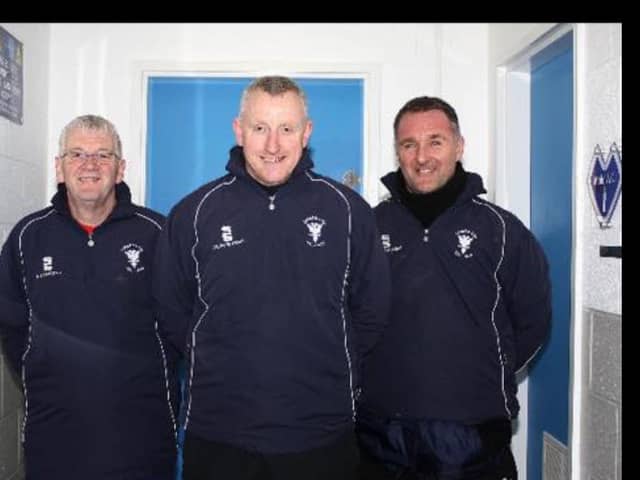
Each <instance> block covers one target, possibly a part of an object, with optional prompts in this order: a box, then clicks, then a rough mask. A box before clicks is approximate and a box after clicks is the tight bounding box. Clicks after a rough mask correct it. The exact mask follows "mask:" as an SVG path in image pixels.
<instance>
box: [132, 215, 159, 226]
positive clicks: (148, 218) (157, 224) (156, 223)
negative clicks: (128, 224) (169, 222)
mask: <svg viewBox="0 0 640 480" xmlns="http://www.w3.org/2000/svg"><path fill="white" fill-rule="evenodd" d="M134 213H135V214H136V215H137V216H139V217H140V218H144V219H145V220H148V221H149V222H151V223H153V224H154V225H155V226H156V227H157V229H158V230H162V227H161V226H160V224H159V223H158V222H156V221H155V220H154V219H153V218H151V217H147V216H146V215H143V214H142V213H140V212H134Z"/></svg>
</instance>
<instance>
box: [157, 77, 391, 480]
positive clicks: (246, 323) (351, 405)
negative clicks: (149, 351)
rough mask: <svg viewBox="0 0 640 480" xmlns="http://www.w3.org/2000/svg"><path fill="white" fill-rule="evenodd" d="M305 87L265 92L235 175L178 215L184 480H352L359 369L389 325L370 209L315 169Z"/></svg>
mask: <svg viewBox="0 0 640 480" xmlns="http://www.w3.org/2000/svg"><path fill="white" fill-rule="evenodd" d="M311 130H312V123H311V120H310V119H309V118H308V114H307V108H306V102H305V98H304V94H303V92H302V90H301V89H300V88H299V87H298V85H297V84H296V83H295V82H294V81H292V80H291V79H288V78H286V77H279V76H269V77H261V78H258V79H256V80H255V81H254V82H253V83H252V84H251V85H250V86H249V87H248V88H247V90H246V91H245V93H244V95H243V97H242V102H241V108H240V113H239V115H238V118H236V119H235V120H234V122H233V131H234V133H235V136H236V141H237V144H238V145H237V146H235V147H234V148H232V149H231V152H230V159H229V162H228V164H227V170H228V171H229V173H228V174H227V175H225V176H223V177H221V178H219V179H217V180H214V181H212V182H210V183H208V184H206V185H204V186H203V187H201V188H199V189H198V190H196V191H195V192H193V193H191V194H189V195H188V196H187V197H185V198H184V199H183V200H182V201H180V202H179V203H178V204H177V205H176V206H175V207H174V209H173V210H172V211H171V213H170V215H169V218H168V221H167V228H166V230H165V231H164V232H163V234H162V236H161V239H160V242H159V246H158V251H157V255H156V259H157V263H156V268H157V270H156V276H155V282H154V295H155V297H156V299H157V301H158V302H159V304H160V305H161V307H162V311H163V315H162V326H163V328H164V329H165V330H166V331H167V332H170V333H171V338H173V339H174V342H175V345H176V347H177V348H180V349H181V350H183V352H184V354H185V356H186V358H187V362H188V367H187V380H186V388H185V392H186V395H185V404H184V406H183V409H182V414H183V415H182V422H181V423H182V425H183V428H184V429H185V432H186V435H185V444H184V478H185V480H196V479H197V480H209V479H216V480H217V479H234V480H268V479H269V480H300V479H305V480H328V479H331V480H351V479H352V478H353V477H354V475H355V473H356V468H357V464H358V460H359V456H358V450H357V446H356V442H355V435H354V419H355V399H356V397H357V395H358V387H359V381H360V362H361V360H362V358H363V356H364V355H365V354H366V353H368V352H369V350H370V349H371V348H372V346H373V345H374V343H375V342H376V340H377V338H378V336H379V334H380V332H381V331H382V329H383V328H384V326H385V324H386V321H387V318H386V313H387V306H388V295H389V279H388V266H387V263H386V259H385V258H384V253H383V251H382V246H381V244H380V240H379V236H378V233H377V230H376V227H375V220H374V217H373V212H372V210H371V208H370V207H369V205H367V203H366V202H365V201H364V200H363V199H362V198H361V197H360V196H359V195H358V194H357V193H355V192H354V191H352V190H351V189H349V188H348V187H346V186H344V185H341V184H339V183H338V182H335V181H333V180H331V179H329V178H327V177H324V176H321V175H318V174H317V173H315V172H314V171H313V170H312V167H313V162H312V160H311V154H310V152H309V149H308V143H309V138H310V136H311Z"/></svg>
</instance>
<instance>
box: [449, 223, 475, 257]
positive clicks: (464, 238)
mask: <svg viewBox="0 0 640 480" xmlns="http://www.w3.org/2000/svg"><path fill="white" fill-rule="evenodd" d="M456 238H457V240H458V244H457V245H456V249H455V251H454V252H453V254H454V255H455V256H456V257H461V258H471V257H473V251H472V248H473V242H474V241H475V240H476V239H477V238H478V235H476V233H475V232H473V231H471V230H468V229H466V228H465V229H462V230H458V231H457V232H456Z"/></svg>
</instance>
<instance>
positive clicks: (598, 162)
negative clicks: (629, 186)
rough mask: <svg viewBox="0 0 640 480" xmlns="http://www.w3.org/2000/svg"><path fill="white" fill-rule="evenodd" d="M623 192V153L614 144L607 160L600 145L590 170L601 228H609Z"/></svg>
mask: <svg viewBox="0 0 640 480" xmlns="http://www.w3.org/2000/svg"><path fill="white" fill-rule="evenodd" d="M621 191H622V152H620V150H619V149H618V146H617V145H616V144H615V143H614V144H613V145H611V148H609V153H608V154H607V158H606V160H605V158H604V155H603V154H602V150H600V145H597V144H596V147H595V148H594V149H593V160H592V162H591V168H590V169H589V194H590V196H591V203H592V204H593V208H594V209H595V211H596V215H597V217H598V221H599V222H600V228H607V227H609V222H610V221H611V216H612V215H613V212H614V210H615V208H616V204H617V203H618V198H619V197H620V192H621Z"/></svg>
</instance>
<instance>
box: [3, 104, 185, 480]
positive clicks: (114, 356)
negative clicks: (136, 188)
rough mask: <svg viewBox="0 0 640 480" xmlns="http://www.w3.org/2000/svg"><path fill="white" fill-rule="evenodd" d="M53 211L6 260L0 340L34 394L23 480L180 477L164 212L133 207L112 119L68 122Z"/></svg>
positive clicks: (15, 239)
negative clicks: (161, 314) (160, 273)
mask: <svg viewBox="0 0 640 480" xmlns="http://www.w3.org/2000/svg"><path fill="white" fill-rule="evenodd" d="M55 168H56V179H57V181H58V191H57V193H56V194H55V195H54V196H53V198H52V200H51V203H52V205H51V206H49V207H47V208H45V209H43V210H40V211H38V212H35V213H32V214H30V215H27V216H26V217H25V218H23V219H22V220H20V221H18V223H17V224H16V226H15V227H14V228H13V230H12V231H11V233H10V234H9V238H8V239H7V241H6V243H5V244H4V247H3V248H2V253H1V255H0V335H1V336H2V345H3V350H4V353H5V355H6V358H7V360H8V362H9V364H10V366H11V367H12V371H13V372H14V373H15V374H16V376H17V377H20V378H21V385H22V391H23V393H24V400H25V401H24V421H23V424H22V441H23V445H24V459H25V472H26V478H27V480H41V479H46V480H88V479H91V480H121V479H134V478H135V479H140V480H173V478H174V476H175V463H176V453H177V449H176V426H175V420H174V418H175V413H174V410H175V405H173V403H174V402H175V401H176V382H175V380H174V378H175V375H174V374H173V373H172V370H173V365H174V364H175V362H174V361H173V360H172V358H173V357H175V355H172V354H171V350H170V348H167V347H165V345H164V343H163V341H162V340H161V337H160V335H159V332H158V329H157V322H156V318H155V316H154V314H153V308H152V305H153V304H152V301H151V285H150V283H151V273H152V268H153V265H152V260H153V252H154V249H155V246H156V241H157V238H158V236H159V234H160V230H161V229H162V225H163V223H164V217H163V216H162V215H160V214H158V213H156V212H154V211H152V210H149V209H147V208H143V207H140V206H138V205H135V204H133V203H132V202H131V193H130V191H129V187H127V185H126V184H125V182H124V181H123V176H124V169H125V160H124V159H123V158H122V145H121V142H120V137H119V135H118V132H117V131H116V129H115V127H114V125H113V124H112V123H111V122H110V121H108V120H106V119H105V118H102V117H99V116H96V115H83V116H80V117H77V118H75V119H74V120H72V121H71V122H70V123H69V124H68V125H67V126H66V127H65V128H64V129H63V131H62V134H61V135H60V142H59V153H58V156H57V157H56V160H55Z"/></svg>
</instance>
